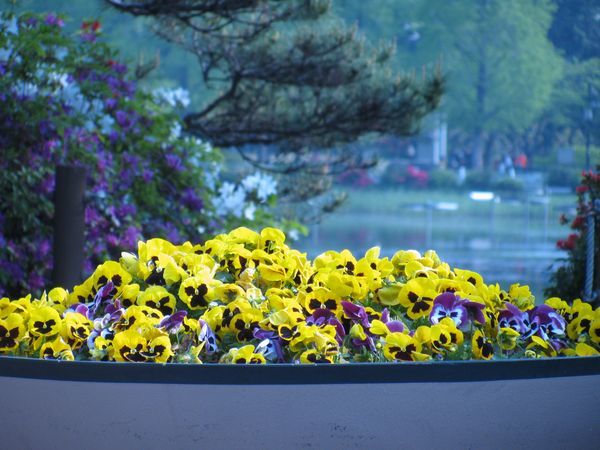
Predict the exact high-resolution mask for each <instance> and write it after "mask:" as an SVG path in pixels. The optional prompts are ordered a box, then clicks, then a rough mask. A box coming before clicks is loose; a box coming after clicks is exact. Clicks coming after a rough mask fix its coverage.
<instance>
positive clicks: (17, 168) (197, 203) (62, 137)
mask: <svg viewBox="0 0 600 450" xmlns="http://www.w3.org/2000/svg"><path fill="white" fill-rule="evenodd" d="M0 18H1V20H0V102H1V104H2V108H1V110H0V192H2V194H1V196H2V201H0V295H2V294H9V295H13V296H15V295H20V294H22V293H24V292H25V291H33V292H36V291H39V289H40V288H41V287H42V286H48V284H49V280H48V277H49V274H50V271H51V261H52V258H51V255H50V253H51V248H52V242H51V236H52V229H51V226H52V225H51V224H52V217H53V203H52V195H53V190H54V171H55V167H56V166H57V165H59V164H69V165H76V166H80V167H81V168H82V170H85V171H86V172H87V193H86V207H85V223H86V233H87V234H86V246H87V247H86V253H87V255H89V256H88V257H87V259H86V261H85V271H86V272H87V273H89V272H91V271H92V269H93V267H94V266H95V265H96V264H97V263H98V262H99V261H101V260H103V259H104V258H106V257H108V256H115V252H116V251H117V250H119V251H120V249H133V248H135V246H136V244H137V241H138V240H139V239H141V238H143V237H150V236H161V237H164V238H168V239H170V240H172V241H175V242H180V241H183V240H185V239H193V240H198V239H201V238H202V237H204V236H207V235H211V234H214V233H215V232H218V231H220V230H222V229H225V228H229V227H231V226H235V225H256V224H259V223H260V224H262V223H265V222H266V221H267V220H268V221H269V222H272V220H271V214H270V212H269V211H270V206H269V205H272V204H273V202H274V201H275V199H276V189H275V181H274V180H273V179H272V178H271V177H269V176H264V175H261V174H251V175H249V176H247V177H246V178H245V179H244V180H243V181H242V182H241V183H240V184H233V183H224V182H222V181H221V179H220V175H219V173H220V161H221V154H220V153H219V151H218V150H216V149H214V148H211V146H210V145H209V144H207V143H203V142H200V141H199V140H197V139H195V138H193V137H189V136H185V135H184V134H183V133H182V122H181V120H180V118H179V116H178V114H177V111H178V110H180V109H181V108H183V107H185V106H186V104H187V103H188V102H189V99H188V96H187V94H186V92H185V91H183V90H181V89H178V90H164V89H163V90H158V91H155V92H147V91H144V90H142V89H141V88H140V87H139V86H138V85H137V84H136V82H135V81H134V80H133V79H132V78H131V77H129V76H128V75H127V67H126V66H125V65H124V64H122V63H121V62H119V61H118V59H117V55H116V54H115V53H114V51H112V50H111V49H110V48H109V47H107V46H106V45H105V44H103V43H100V42H99V41H98V38H99V35H100V24H99V23H97V22H88V23H84V24H83V25H82V27H81V30H80V31H79V32H78V33H77V35H75V36H71V35H67V34H66V33H65V32H64V31H63V30H62V26H63V19H62V18H61V17H58V16H56V15H53V14H47V15H34V14H27V13H26V14H23V15H21V16H19V17H15V16H14V15H10V14H7V13H5V14H3V15H2V16H0ZM184 237H185V239H184ZM92 255H93V256H92Z"/></svg>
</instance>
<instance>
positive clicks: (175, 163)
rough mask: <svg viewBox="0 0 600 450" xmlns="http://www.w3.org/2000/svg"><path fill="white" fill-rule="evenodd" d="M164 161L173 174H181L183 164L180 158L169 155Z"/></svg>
mask: <svg viewBox="0 0 600 450" xmlns="http://www.w3.org/2000/svg"><path fill="white" fill-rule="evenodd" d="M165 161H166V164H167V167H168V168H169V169H172V170H174V171H175V172H181V171H182V170H183V169H184V167H183V163H182V162H181V158H180V157H179V156H177V155H174V154H172V153H169V154H168V155H166V156H165Z"/></svg>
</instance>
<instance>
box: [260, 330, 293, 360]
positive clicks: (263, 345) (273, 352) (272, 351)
mask: <svg viewBox="0 0 600 450" xmlns="http://www.w3.org/2000/svg"><path fill="white" fill-rule="evenodd" d="M252 334H253V335H254V337H255V338H256V339H260V342H259V343H258V344H257V346H256V349H255V352H256V353H261V354H262V355H263V356H264V357H265V358H266V359H268V360H269V361H277V362H285V356H284V354H283V344H282V340H281V338H280V337H279V335H278V334H277V333H276V332H274V331H268V330H263V329H261V328H255V329H254V332H253V333H252Z"/></svg>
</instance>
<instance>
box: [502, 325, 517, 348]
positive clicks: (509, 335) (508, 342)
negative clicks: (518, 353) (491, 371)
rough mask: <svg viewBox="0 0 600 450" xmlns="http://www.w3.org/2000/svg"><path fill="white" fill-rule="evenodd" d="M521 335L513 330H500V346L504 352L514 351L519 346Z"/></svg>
mask: <svg viewBox="0 0 600 450" xmlns="http://www.w3.org/2000/svg"><path fill="white" fill-rule="evenodd" d="M520 337H521V334H520V333H519V332H518V331H517V330H513V329H512V328H507V327H505V328H500V332H499V333H498V344H500V348H501V349H502V350H513V349H514V348H515V347H516V346H517V341H518V340H519V338H520Z"/></svg>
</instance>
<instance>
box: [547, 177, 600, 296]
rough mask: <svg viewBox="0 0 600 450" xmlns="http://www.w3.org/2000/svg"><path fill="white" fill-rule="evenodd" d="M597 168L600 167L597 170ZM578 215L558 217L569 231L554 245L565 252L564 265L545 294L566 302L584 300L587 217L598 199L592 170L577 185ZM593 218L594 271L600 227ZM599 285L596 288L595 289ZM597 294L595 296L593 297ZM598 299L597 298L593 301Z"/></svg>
mask: <svg viewBox="0 0 600 450" xmlns="http://www.w3.org/2000/svg"><path fill="white" fill-rule="evenodd" d="M599 168H600V167H599ZM576 192H577V214H576V215H575V217H572V218H571V217H567V216H565V215H564V214H563V215H562V216H561V219H560V220H561V223H562V224H563V225H567V224H568V225H569V227H570V228H571V230H572V232H571V233H570V234H569V235H568V236H567V237H566V238H565V239H560V240H559V241H558V242H557V243H556V245H557V247H558V248H560V249H561V250H564V251H566V252H567V257H566V258H565V259H564V260H563V264H562V265H561V266H560V267H559V268H558V269H557V270H556V271H555V272H554V273H553V274H552V278H551V283H550V286H549V287H548V289H546V291H545V293H546V295H552V296H560V297H562V298H565V299H567V300H573V299H575V298H578V297H583V288H584V285H585V270H586V236H587V233H588V232H589V230H588V229H587V224H586V218H587V215H588V214H589V211H590V208H591V205H592V204H593V202H594V201H595V200H598V199H600V174H598V173H594V172H593V171H589V172H584V173H583V175H582V179H581V184H580V185H579V186H577V189H576ZM599 219H600V217H598V216H596V228H595V230H594V233H595V245H596V246H595V249H594V261H595V267H596V273H598V271H597V268H598V265H599V264H600V226H598V220H599ZM598 287H599V286H595V288H598ZM596 295H597V294H596ZM597 300H598V299H597V298H596V301H597Z"/></svg>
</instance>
